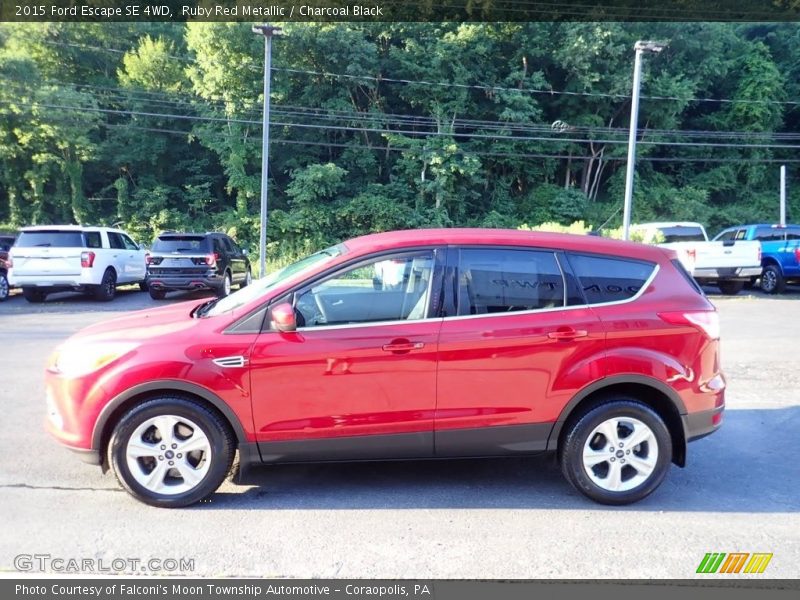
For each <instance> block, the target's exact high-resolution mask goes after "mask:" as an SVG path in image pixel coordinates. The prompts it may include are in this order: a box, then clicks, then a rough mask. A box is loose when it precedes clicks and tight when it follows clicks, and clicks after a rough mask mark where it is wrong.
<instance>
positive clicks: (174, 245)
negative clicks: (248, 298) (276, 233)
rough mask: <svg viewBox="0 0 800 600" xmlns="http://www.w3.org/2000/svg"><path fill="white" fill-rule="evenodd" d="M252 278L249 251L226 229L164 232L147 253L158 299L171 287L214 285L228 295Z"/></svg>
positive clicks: (152, 289)
mask: <svg viewBox="0 0 800 600" xmlns="http://www.w3.org/2000/svg"><path fill="white" fill-rule="evenodd" d="M251 281H252V274H251V271H250V261H249V260H248V258H247V253H246V252H245V251H243V250H242V249H241V248H239V246H238V245H237V244H236V242H234V241H233V240H232V239H231V238H230V237H228V236H227V235H225V234H224V233H162V234H161V235H159V236H158V237H157V238H156V239H155V240H154V241H153V247H152V249H151V250H150V254H149V255H148V256H147V287H148V289H149V290H150V297H151V298H153V299H154V300H161V299H163V298H164V296H166V294H167V292H169V291H171V290H201V289H210V290H214V292H215V293H216V294H217V295H218V296H220V297H224V296H227V295H228V294H230V293H231V287H232V286H233V285H238V286H239V288H240V289H241V288H243V287H246V286H247V285H249V284H250V282H251Z"/></svg>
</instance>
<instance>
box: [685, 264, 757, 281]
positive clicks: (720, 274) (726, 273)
mask: <svg viewBox="0 0 800 600" xmlns="http://www.w3.org/2000/svg"><path fill="white" fill-rule="evenodd" d="M759 275H761V266H758V267H732V268H727V267H726V268H714V269H694V270H692V277H694V278H695V279H715V280H719V279H750V278H751V277H758V276H759Z"/></svg>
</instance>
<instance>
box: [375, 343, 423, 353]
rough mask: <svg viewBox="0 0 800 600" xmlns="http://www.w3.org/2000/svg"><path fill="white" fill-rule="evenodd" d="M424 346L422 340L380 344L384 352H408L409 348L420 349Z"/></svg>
mask: <svg viewBox="0 0 800 600" xmlns="http://www.w3.org/2000/svg"><path fill="white" fill-rule="evenodd" d="M424 347H425V343H424V342H394V343H391V344H385V345H383V346H382V349H383V350H384V352H410V351H411V350H421V349H422V348H424Z"/></svg>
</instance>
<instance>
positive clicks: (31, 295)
mask: <svg viewBox="0 0 800 600" xmlns="http://www.w3.org/2000/svg"><path fill="white" fill-rule="evenodd" d="M22 295H23V296H24V297H25V300H27V301H28V302H33V303H34V304H39V303H40V302H44V301H45V300H46V299H47V292H43V291H42V290H37V289H36V288H22Z"/></svg>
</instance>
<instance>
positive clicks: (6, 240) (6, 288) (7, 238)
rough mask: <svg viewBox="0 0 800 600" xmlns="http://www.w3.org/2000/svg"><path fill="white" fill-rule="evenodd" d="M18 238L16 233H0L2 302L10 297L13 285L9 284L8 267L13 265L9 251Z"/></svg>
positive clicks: (0, 297)
mask: <svg viewBox="0 0 800 600" xmlns="http://www.w3.org/2000/svg"><path fill="white" fill-rule="evenodd" d="M16 239H17V236H16V235H12V234H0V302H2V301H3V300H5V299H6V298H8V294H9V293H10V291H11V286H10V285H8V269H9V268H10V267H11V260H10V259H9V257H8V253H9V251H10V250H11V246H13V245H14V241H15V240H16Z"/></svg>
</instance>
